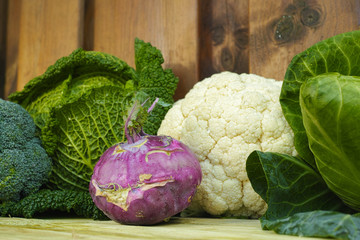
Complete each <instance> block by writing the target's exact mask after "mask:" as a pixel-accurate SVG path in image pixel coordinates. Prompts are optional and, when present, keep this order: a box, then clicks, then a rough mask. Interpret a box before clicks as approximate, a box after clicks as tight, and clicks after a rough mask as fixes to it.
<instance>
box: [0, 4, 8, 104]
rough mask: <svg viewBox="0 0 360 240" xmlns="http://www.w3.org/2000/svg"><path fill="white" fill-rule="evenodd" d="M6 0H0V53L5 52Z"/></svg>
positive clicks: (0, 72)
mask: <svg viewBox="0 0 360 240" xmlns="http://www.w3.org/2000/svg"><path fill="white" fill-rule="evenodd" d="M7 5H8V1H7V0H0V53H5V52H6V25H7ZM5 63H6V54H0V98H4V94H5Z"/></svg>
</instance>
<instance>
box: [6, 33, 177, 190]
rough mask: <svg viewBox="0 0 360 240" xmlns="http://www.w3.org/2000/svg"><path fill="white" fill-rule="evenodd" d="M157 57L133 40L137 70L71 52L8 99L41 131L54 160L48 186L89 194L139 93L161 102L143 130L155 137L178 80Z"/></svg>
mask: <svg viewBox="0 0 360 240" xmlns="http://www.w3.org/2000/svg"><path fill="white" fill-rule="evenodd" d="M163 61H164V60H163V58H162V55H161V52H160V51H159V50H158V49H156V48H155V47H152V46H151V45H150V44H149V43H144V42H143V41H141V40H139V39H136V41H135V64H136V71H135V70H134V69H132V68H131V67H130V66H128V65H127V64H126V63H125V62H123V61H121V60H120V59H118V58H116V57H114V56H112V55H109V54H105V53H100V52H92V51H84V50H82V49H78V50H75V51H74V52H73V53H72V54H71V55H69V56H67V57H63V58H61V59H59V60H58V61H57V62H56V63H55V64H54V65H52V66H50V67H49V68H48V69H47V71H46V72H45V73H44V74H43V75H41V76H39V77H36V78H34V79H32V80H31V81H30V82H29V83H28V84H26V86H25V87H24V90H22V91H20V92H16V93H14V94H12V95H10V96H9V99H10V100H11V101H14V102H17V103H19V104H20V105H22V106H23V107H24V108H25V109H26V110H27V111H29V113H30V114H31V116H32V117H33V118H34V121H35V124H36V125H37V127H39V128H40V129H41V140H42V142H43V144H44V147H45V149H46V151H47V152H48V154H49V155H50V157H51V158H52V159H53V170H52V174H51V176H50V183H49V186H51V187H52V188H55V189H64V190H82V191H87V190H88V186H89V181H90V178H91V175H92V172H93V168H94V165H95V164H96V162H97V161H98V160H99V158H100V156H101V154H102V153H103V152H104V151H105V150H106V149H108V148H109V147H111V146H113V145H114V144H115V143H117V142H120V141H121V140H122V139H123V137H124V136H123V132H122V128H121V126H122V125H123V124H124V122H123V117H122V116H124V114H126V108H127V107H128V106H130V104H131V103H132V102H133V99H134V97H135V95H139V94H140V93H142V94H143V95H147V96H149V97H150V98H151V100H154V99H155V97H161V99H162V101H163V102H164V103H168V105H167V106H166V105H165V104H164V105H162V106H159V107H158V108H157V109H155V110H154V112H153V114H152V115H151V116H150V117H149V119H148V121H147V122H146V123H145V126H144V129H145V130H146V131H147V132H149V133H151V134H154V133H156V131H157V129H158V127H159V126H160V123H161V120H162V119H163V117H164V116H165V113H166V111H167V110H168V108H169V107H170V106H171V104H172V103H173V99H172V97H173V95H174V92H175V89H176V86H177V82H178V79H177V78H176V77H175V76H174V74H173V73H172V71H171V70H169V69H167V70H163V69H162V66H161V64H162V63H163Z"/></svg>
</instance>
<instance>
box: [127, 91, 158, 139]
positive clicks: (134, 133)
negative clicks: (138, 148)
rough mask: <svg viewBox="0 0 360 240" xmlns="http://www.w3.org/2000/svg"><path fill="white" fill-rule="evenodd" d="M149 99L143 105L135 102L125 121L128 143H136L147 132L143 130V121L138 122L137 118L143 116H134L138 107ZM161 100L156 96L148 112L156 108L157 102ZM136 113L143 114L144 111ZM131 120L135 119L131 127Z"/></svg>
mask: <svg viewBox="0 0 360 240" xmlns="http://www.w3.org/2000/svg"><path fill="white" fill-rule="evenodd" d="M148 100H149V98H148V99H146V100H145V101H144V102H143V103H142V104H141V106H139V105H138V103H137V102H135V103H134V105H133V107H132V108H131V111H130V113H129V115H128V117H127V119H126V121H125V126H124V128H125V136H126V139H127V142H128V143H134V142H136V141H138V140H139V139H141V138H142V137H143V136H145V135H146V133H145V132H144V131H143V126H142V123H141V122H137V121H136V120H137V119H141V117H142V116H140V117H139V116H135V118H133V114H134V113H135V111H136V110H137V109H138V108H142V107H143V106H144V105H145V103H146V102H147V101H148ZM158 101H159V98H156V99H155V101H154V102H153V103H152V104H151V106H150V107H149V108H148V110H147V113H148V114H149V113H150V112H151V111H152V110H153V109H154V108H155V105H156V103H157V102H158ZM136 114H143V112H142V111H140V110H139V111H137V113H136ZM130 121H133V124H132V126H131V127H129V123H130Z"/></svg>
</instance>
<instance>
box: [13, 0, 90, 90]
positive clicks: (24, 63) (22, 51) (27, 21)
mask: <svg viewBox="0 0 360 240" xmlns="http://www.w3.org/2000/svg"><path fill="white" fill-rule="evenodd" d="M83 6H84V4H83V0H62V1H49V0H23V1H21V15H20V33H19V48H18V49H19V50H18V51H19V52H18V73H17V79H18V80H17V90H21V89H22V88H23V87H24V85H25V84H26V83H27V82H28V81H29V80H31V79H32V78H34V77H36V76H38V75H40V74H42V73H44V72H45V70H46V69H47V67H49V66H50V65H52V64H54V63H55V61H56V60H57V59H59V58H60V57H63V56H66V55H69V54H70V53H71V52H72V51H73V50H75V49H76V48H78V47H80V46H81V44H82V41H83V38H82V37H83V35H82V33H83V14H84V13H83V12H84V9H83Z"/></svg>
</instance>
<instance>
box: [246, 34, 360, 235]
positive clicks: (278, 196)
mask: <svg viewBox="0 0 360 240" xmlns="http://www.w3.org/2000/svg"><path fill="white" fill-rule="evenodd" d="M280 103H281V106H282V110H283V113H284V116H285V118H286V120H287V122H288V123H289V125H290V126H291V128H292V129H293V132H294V136H295V139H294V140H295V142H294V143H295V148H296V150H297V152H298V156H286V155H282V154H279V153H262V152H259V151H256V152H253V153H252V154H250V156H249V157H248V159H247V163H246V166H247V172H248V175H249V179H250V182H251V184H252V186H253V188H254V190H255V191H256V192H257V193H258V194H259V195H260V196H261V197H262V198H263V199H264V200H265V201H266V202H267V203H268V210H267V212H266V214H265V215H264V216H263V217H262V218H261V223H262V227H263V229H268V230H274V231H276V232H278V233H282V234H289V235H301V236H316V237H334V238H340V239H359V237H360V226H359V221H360V218H359V213H358V214H354V213H356V212H358V211H359V210H360V158H359V156H360V31H353V32H348V33H343V34H340V35H337V36H334V37H332V38H329V39H326V40H323V41H321V42H319V43H317V44H315V45H313V46H312V47H310V48H308V49H307V50H305V51H304V52H302V53H299V54H298V55H296V56H295V57H294V58H293V59H292V61H291V63H290V64H289V66H288V69H287V71H286V74H285V78H284V82H283V85H282V90H281V95H280ZM345 223H346V224H347V225H344V224H345Z"/></svg>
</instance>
